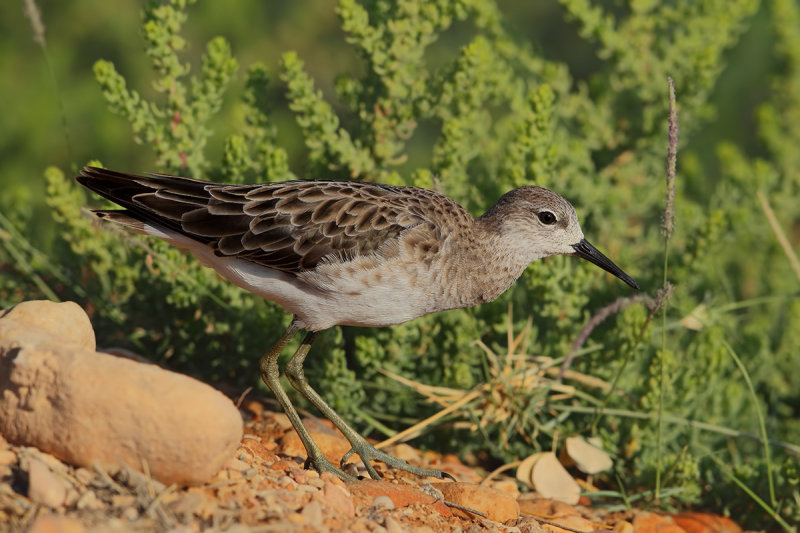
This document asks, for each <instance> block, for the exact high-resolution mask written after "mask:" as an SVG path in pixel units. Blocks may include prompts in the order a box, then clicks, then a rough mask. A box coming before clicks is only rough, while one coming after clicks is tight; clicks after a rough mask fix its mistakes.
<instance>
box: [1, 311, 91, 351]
mask: <svg viewBox="0 0 800 533" xmlns="http://www.w3.org/2000/svg"><path fill="white" fill-rule="evenodd" d="M0 319H2V320H0V324H5V325H6V327H9V324H8V321H9V320H13V321H15V322H16V323H24V324H26V329H31V330H38V331H39V332H40V333H41V334H42V335H44V336H46V337H49V338H51V339H54V340H57V341H58V342H69V343H76V344H78V345H79V346H81V347H83V348H86V349H88V350H91V351H94V350H95V348H96V345H95V340H94V329H93V328H92V323H91V322H90V321H89V317H88V316H86V312H85V311H84V310H83V309H82V308H81V306H80V305H78V304H76V303H75V302H61V303H56V302H50V301H48V300H34V301H30V302H21V303H18V304H17V305H15V306H14V307H12V308H10V309H6V310H4V311H3V310H0ZM12 327H13V326H12Z"/></svg>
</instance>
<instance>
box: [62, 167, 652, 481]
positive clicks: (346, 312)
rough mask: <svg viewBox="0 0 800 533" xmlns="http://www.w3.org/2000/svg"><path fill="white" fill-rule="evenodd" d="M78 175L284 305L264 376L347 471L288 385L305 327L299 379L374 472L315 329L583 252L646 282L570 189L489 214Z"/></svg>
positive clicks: (391, 196) (479, 288) (405, 193)
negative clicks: (580, 211) (325, 381)
mask: <svg viewBox="0 0 800 533" xmlns="http://www.w3.org/2000/svg"><path fill="white" fill-rule="evenodd" d="M77 180H78V181H79V182H80V183H81V184H83V185H84V186H86V187H87V188H89V189H91V190H93V191H95V192H97V193H98V194H100V195H102V196H104V197H106V198H108V199H109V200H111V201H113V202H115V203H117V204H119V205H120V206H122V207H123V208H124V209H123V210H102V211H97V212H96V213H97V215H98V216H100V217H101V218H105V219H109V220H112V221H114V222H118V223H120V224H123V225H125V226H127V227H129V228H130V229H132V230H134V231H137V232H139V233H143V234H147V235H153V236H156V237H159V238H161V239H164V240H166V241H167V242H170V243H172V244H175V245H177V246H180V247H182V248H185V249H187V250H189V251H190V252H191V253H192V254H194V255H195V256H196V257H197V258H198V259H199V260H200V261H201V262H202V263H203V264H204V265H206V266H209V267H211V268H213V269H215V270H216V271H217V272H219V273H220V275H222V276H224V277H225V278H227V279H229V280H230V281H231V282H233V283H235V284H237V285H239V286H240V287H243V288H245V289H247V290H249V291H251V292H253V293H255V294H258V295H260V296H263V297H264V298H267V299H269V300H272V301H274V302H277V303H278V304H280V305H281V306H283V308H284V309H286V310H287V311H288V312H290V313H292V315H294V320H293V321H292V324H291V325H290V326H289V329H287V331H286V333H284V335H283V336H282V337H281V339H280V340H279V341H278V343H277V344H276V345H275V346H274V347H273V348H272V349H271V350H270V351H269V353H268V354H267V355H265V356H264V357H263V358H262V360H261V365H260V368H261V374H262V378H263V379H264V381H265V383H267V385H268V386H269V388H270V389H271V390H272V391H273V393H275V395H276V397H277V398H278V400H279V401H280V403H281V405H282V406H283V408H284V410H285V411H286V413H287V415H288V416H289V418H290V420H291V421H292V424H293V425H294V427H295V429H296V430H297V432H298V434H300V437H301V439H302V440H303V443H304V445H305V447H306V450H307V451H308V454H309V461H310V463H311V464H312V465H313V466H315V467H316V468H317V469H318V470H330V471H333V472H335V473H336V474H337V475H340V476H342V477H347V476H345V475H344V474H343V473H342V472H341V470H339V469H336V468H335V467H333V465H331V464H330V463H329V462H328V461H327V459H325V458H324V456H323V455H322V453H321V452H320V451H319V448H318V447H317V446H316V444H314V442H313V440H311V437H310V436H309V435H308V432H307V431H306V430H305V428H304V427H303V425H302V423H301V422H300V419H299V416H298V415H297V413H296V411H295V410H294V407H293V406H292V405H291V403H290V402H289V399H288V397H287V396H286V394H285V392H284V391H283V389H282V388H281V386H280V381H279V379H278V376H279V371H278V367H277V360H278V356H279V355H280V352H281V350H282V349H283V347H284V346H285V345H286V344H287V343H288V341H289V339H291V337H292V336H293V335H294V334H295V333H296V332H297V331H298V330H299V329H301V328H305V329H307V330H309V332H310V333H309V334H308V335H307V337H306V340H305V341H304V342H303V343H302V344H301V347H300V348H299V349H298V351H297V352H296V353H295V355H294V356H293V357H292V359H291V361H290V363H289V365H288V366H287V367H286V375H287V377H288V378H289V381H290V383H291V384H292V385H293V386H294V387H295V388H297V389H298V390H299V391H300V392H301V393H302V394H303V395H304V396H305V397H306V398H307V399H308V400H309V401H310V402H311V403H312V404H313V405H315V406H316V407H317V408H318V409H320V411H322V412H323V413H324V414H325V415H326V416H327V417H328V418H330V419H331V420H332V421H333V422H334V424H336V426H337V427H338V428H339V429H340V430H341V431H342V432H343V433H344V434H345V436H347V438H348V439H349V440H350V442H351V444H352V445H353V450H355V452H356V453H358V454H359V455H360V456H361V457H362V459H363V460H364V464H365V466H366V468H367V470H368V471H369V473H370V475H371V476H372V477H377V473H376V472H375V470H374V469H373V467H372V466H371V465H370V460H372V459H378V460H381V461H384V462H386V463H389V464H390V465H392V466H395V467H397V468H402V469H405V470H409V471H411V472H415V473H418V474H425V475H433V476H437V477H440V478H441V477H442V476H443V475H444V474H443V473H442V472H438V471H432V470H424V469H419V468H416V467H411V466H410V465H408V464H407V463H405V462H404V461H399V460H397V459H395V458H392V457H390V456H387V455H386V454H384V453H382V452H379V451H378V450H375V449H374V448H373V447H372V446H370V445H369V444H368V443H367V442H366V441H365V440H364V439H363V437H361V436H360V435H358V433H356V432H355V431H353V430H352V428H350V427H349V426H348V425H347V424H346V423H345V422H344V421H343V420H342V419H341V418H340V417H339V416H338V415H337V414H336V413H335V412H334V411H333V410H332V409H331V408H330V407H329V406H328V405H327V404H326V403H325V402H324V401H323V400H322V398H320V397H319V395H318V394H317V393H316V392H314V391H313V389H311V387H310V386H309V385H308V383H307V382H306V380H305V377H304V375H303V371H302V363H303V360H304V358H305V356H306V353H307V352H308V348H309V347H310V345H311V342H312V340H313V338H314V335H315V332H318V331H321V330H324V329H327V328H330V327H332V326H335V325H358V326H383V325H391V324H398V323H401V322H405V321H407V320H411V319H414V318H416V317H419V316H422V315H424V314H427V313H433V312H437V311H443V310H446V309H454V308H461V307H468V306H472V305H477V304H480V303H483V302H487V301H491V300H494V299H495V298H497V297H498V296H499V295H500V294H501V293H502V292H503V291H505V290H506V289H508V287H510V286H511V284H512V283H513V282H514V281H515V280H516V279H517V278H518V277H519V276H520V275H521V274H522V272H523V271H524V270H525V268H526V267H527V266H528V265H529V264H530V263H531V262H533V261H536V260H538V259H541V258H543V257H546V256H549V255H553V254H568V255H577V256H580V257H583V258H584V259H587V260H589V261H591V262H593V263H595V264H596V265H598V266H600V267H602V268H603V269H605V270H607V271H609V272H611V273H612V274H614V275H616V276H617V277H619V278H620V279H622V280H623V281H625V282H626V283H627V284H629V285H630V286H632V287H634V288H638V286H637V285H636V282H635V281H633V279H631V278H630V277H629V276H628V275H627V274H625V273H624V272H623V271H622V270H620V269H619V267H617V266H616V265H615V264H614V263H612V262H611V261H610V260H609V259H608V258H606V257H605V256H604V255H603V254H601V253H600V252H599V251H598V250H597V249H596V248H594V247H593V246H592V245H591V244H589V243H588V242H587V241H586V240H585V239H584V237H583V232H582V231H581V228H580V224H579V223H578V217H577V215H576V214H575V210H574V208H573V207H572V205H570V203H569V202H567V201H566V200H565V199H564V198H562V197H561V196H559V195H558V194H556V193H554V192H552V191H549V190H547V189H542V188H541V187H534V186H527V187H521V188H519V189H515V190H513V191H510V192H508V193H506V194H505V195H503V196H502V197H501V198H500V199H499V200H498V201H497V203H496V204H495V205H494V207H492V208H491V209H489V211H487V212H486V213H485V214H484V215H483V216H481V217H479V218H477V219H476V218H473V217H472V216H471V215H470V214H469V213H468V212H467V211H466V210H465V209H464V208H462V207H461V206H460V205H458V204H457V203H456V202H454V201H453V200H451V199H450V198H448V197H446V196H444V195H442V194H439V193H437V192H434V191H431V190H427V189H421V188H416V187H395V186H390V185H379V184H373V183H358V182H347V181H288V182H283V183H269V184H262V185H223V184H218V183H214V182H209V181H200V180H195V179H190V178H181V177H176V176H167V175H162V174H151V175H148V176H136V175H131V174H124V173H120V172H115V171H111V170H104V169H98V168H90V167H87V168H85V169H83V171H81V175H80V176H78V177H77Z"/></svg>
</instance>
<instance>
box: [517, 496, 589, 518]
mask: <svg viewBox="0 0 800 533" xmlns="http://www.w3.org/2000/svg"><path fill="white" fill-rule="evenodd" d="M517 503H519V509H520V511H521V512H523V513H526V514H529V515H533V516H539V517H542V518H547V517H564V516H578V515H579V514H580V513H578V510H577V509H575V507H573V506H571V505H569V504H568V503H564V502H561V501H558V500H551V499H549V498H541V497H538V496H536V495H535V494H533V493H530V492H529V493H527V494H523V495H521V496H520V497H519V498H518V499H517Z"/></svg>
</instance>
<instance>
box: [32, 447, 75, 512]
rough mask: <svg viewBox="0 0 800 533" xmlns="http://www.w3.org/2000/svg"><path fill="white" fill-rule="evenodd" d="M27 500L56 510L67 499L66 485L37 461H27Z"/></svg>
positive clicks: (42, 463)
mask: <svg viewBox="0 0 800 533" xmlns="http://www.w3.org/2000/svg"><path fill="white" fill-rule="evenodd" d="M27 463H28V498H30V499H31V500H32V501H34V502H36V503H40V504H42V505H46V506H47V507H52V508H58V507H61V506H62V505H63V504H64V500H65V499H66V497H67V488H68V487H67V484H66V482H65V481H64V480H63V479H61V478H60V477H59V476H58V475H57V474H55V473H54V472H53V471H52V470H50V468H49V467H48V466H47V465H46V464H44V462H42V461H40V460H38V459H33V458H31V459H28V460H27Z"/></svg>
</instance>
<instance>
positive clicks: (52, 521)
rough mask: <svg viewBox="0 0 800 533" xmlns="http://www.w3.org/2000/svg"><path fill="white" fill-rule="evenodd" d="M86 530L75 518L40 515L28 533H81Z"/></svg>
mask: <svg viewBox="0 0 800 533" xmlns="http://www.w3.org/2000/svg"><path fill="white" fill-rule="evenodd" d="M84 531H86V528H85V527H84V526H83V524H81V523H80V521H78V520H76V519H75V518H68V517H65V516H58V515H55V514H41V515H39V516H37V517H36V519H35V520H34V521H33V523H32V524H31V525H30V527H29V528H28V533H83V532H84Z"/></svg>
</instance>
